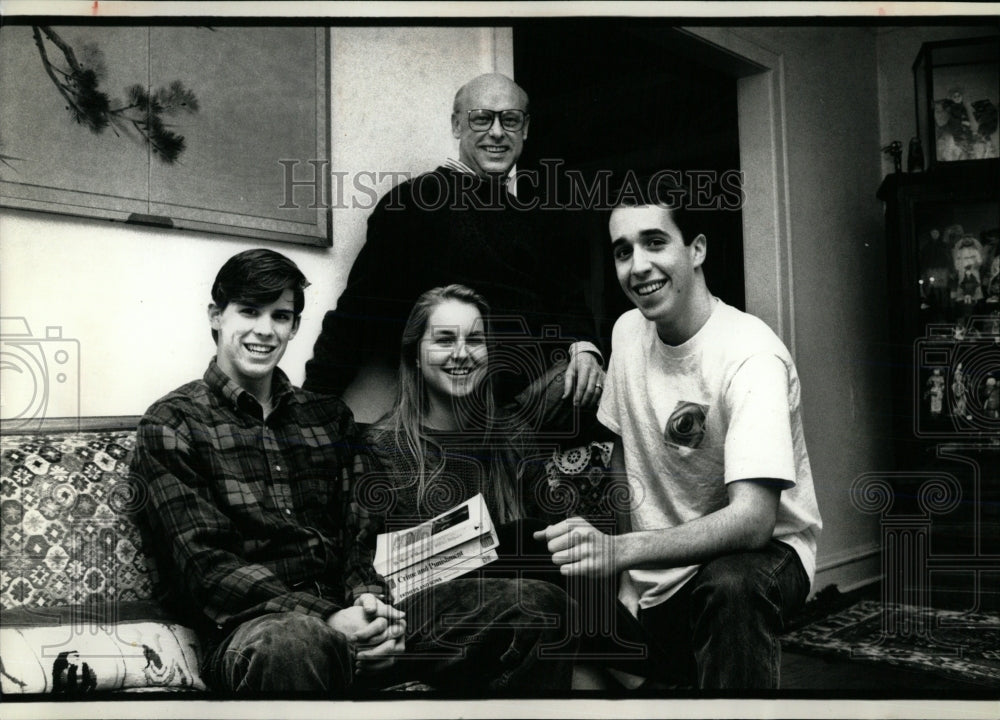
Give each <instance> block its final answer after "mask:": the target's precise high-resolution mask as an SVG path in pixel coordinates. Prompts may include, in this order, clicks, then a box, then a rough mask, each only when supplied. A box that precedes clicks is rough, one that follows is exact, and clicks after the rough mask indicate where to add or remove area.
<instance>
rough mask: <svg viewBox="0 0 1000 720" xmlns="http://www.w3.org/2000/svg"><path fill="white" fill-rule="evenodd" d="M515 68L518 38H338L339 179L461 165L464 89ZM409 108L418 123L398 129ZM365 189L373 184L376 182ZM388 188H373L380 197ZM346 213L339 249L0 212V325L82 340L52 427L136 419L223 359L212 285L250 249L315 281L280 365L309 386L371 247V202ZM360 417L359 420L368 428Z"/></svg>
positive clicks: (53, 410) (339, 33) (409, 34)
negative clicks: (70, 421)
mask: <svg viewBox="0 0 1000 720" xmlns="http://www.w3.org/2000/svg"><path fill="white" fill-rule="evenodd" d="M498 36H499V37H500V38H501V42H500V44H499V45H497V43H496V41H495V39H496V37H498ZM498 48H499V50H498ZM511 65H512V61H511V60H510V41H509V32H505V31H502V30H501V31H496V30H494V29H491V28H444V27H442V28H426V27H403V28H390V27H380V28H361V27H352V28H334V29H332V31H331V68H332V70H331V75H332V93H331V103H332V111H333V113H332V145H331V147H332V155H333V168H334V169H335V170H337V171H345V172H347V173H348V176H347V177H348V178H353V177H355V175H356V173H359V172H362V171H373V172H376V173H378V172H390V171H393V172H395V171H399V172H409V173H418V172H422V171H425V170H428V169H430V168H432V167H434V166H436V165H437V164H439V163H440V162H441V161H442V160H443V159H444V158H446V157H448V156H449V155H451V156H454V155H455V154H456V153H457V143H456V141H454V140H453V139H452V137H451V132H450V122H449V117H450V114H451V102H452V99H453V96H454V93H455V90H456V89H457V88H458V87H459V86H460V85H461V84H462V83H463V82H465V81H466V80H468V79H469V78H471V77H473V76H475V75H477V74H479V73H481V72H487V71H491V70H493V69H494V67H497V68H498V69H500V70H502V71H506V72H508V73H509V72H510V68H511ZM401 108H403V109H404V110H403V112H404V113H405V115H406V117H407V119H408V121H407V123H405V124H402V125H401V124H400V123H399V122H398V118H399V114H400V112H401ZM362 182H363V183H364V184H366V185H375V182H374V181H373V180H372V179H371V178H370V177H365V178H362ZM391 183H392V181H391V180H389V179H385V180H384V181H383V183H382V184H377V185H376V188H377V190H378V194H381V193H382V192H384V191H385V190H388V188H389V187H390V186H391ZM351 187H353V184H352V185H351ZM345 200H346V201H347V203H348V204H352V202H354V201H356V202H357V203H358V205H359V207H349V208H347V209H335V210H334V217H333V226H334V236H333V247H332V248H330V249H325V248H310V247H307V246H302V245H292V244H288V243H276V242H264V241H255V240H247V239H240V238H230V237H226V236H221V235H208V234H199V233H193V232H180V231H172V232H168V231H163V230H158V229H151V228H142V227H135V226H130V225H123V224H115V223H110V222H102V221H90V220H82V219H77V218H70V217H66V216H59V215H45V214H37V213H29V212H20V211H10V210H4V211H2V212H0V273H2V275H0V278H2V282H0V310H2V314H3V316H5V317H8V316H20V317H23V318H24V319H25V320H27V322H28V324H29V326H30V328H31V331H32V334H33V336H35V337H39V336H41V337H44V336H45V333H46V330H45V328H46V327H48V326H60V327H61V328H62V333H63V337H64V338H67V339H73V340H77V341H79V353H80V355H79V357H80V360H79V366H80V368H79V377H78V382H77V385H78V387H79V401H77V400H76V399H75V394H74V392H73V389H74V388H75V387H76V385H74V382H75V380H74V378H72V377H71V378H69V380H68V381H67V383H65V384H63V385H57V384H55V383H53V388H52V392H51V393H50V404H49V408H48V410H47V414H48V416H50V417H59V416H65V415H74V414H76V412H77V411H78V412H79V413H80V414H81V415H83V416H113V415H140V414H142V413H143V411H144V410H145V409H146V407H147V406H148V405H149V404H150V403H151V402H152V401H153V400H155V399H156V398H157V397H159V396H161V395H163V394H164V393H166V392H168V391H170V390H172V389H173V388H174V387H176V386H178V385H180V384H181V383H183V382H186V381H188V380H191V379H193V378H195V377H200V376H201V374H202V373H203V372H204V369H205V365H206V364H207V362H208V359H209V358H210V357H211V356H212V354H213V352H214V348H213V345H212V341H211V336H210V334H209V330H208V323H207V320H206V316H205V307H206V305H207V303H208V302H209V299H210V298H209V292H210V289H211V283H212V280H213V279H214V276H215V273H216V271H217V270H218V269H219V267H220V266H221V265H222V263H223V262H225V260H226V259H227V258H229V257H230V256H231V255H233V254H235V253H237V252H239V251H241V250H244V249H247V248H250V247H258V246H268V247H272V248H274V249H276V250H278V251H280V252H283V253H285V254H286V255H288V256H289V257H291V258H292V259H293V260H294V261H295V262H296V263H298V264H299V267H301V268H302V270H303V272H304V273H305V274H306V276H307V277H308V278H309V279H310V281H311V282H312V285H311V287H310V288H309V289H308V290H307V291H306V307H305V310H304V313H303V319H302V326H301V329H300V331H299V334H298V336H297V337H296V338H295V340H293V342H292V343H291V345H290V346H289V350H288V352H287V354H286V355H285V358H284V360H283V361H282V362H281V367H282V368H283V369H284V370H285V372H287V373H288V375H289V377H290V378H291V379H292V382H294V383H301V382H302V380H303V378H304V364H305V361H306V360H307V359H308V358H309V357H311V355H312V346H313V343H314V341H315V339H316V337H317V335H318V334H319V328H320V323H321V321H322V318H323V313H324V312H325V311H326V310H327V309H329V308H331V307H333V306H334V304H335V302H336V298H337V297H338V295H339V294H340V292H341V290H342V289H343V286H344V283H345V281H346V279H347V273H348V271H349V269H350V266H351V263H352V262H353V261H354V257H355V256H356V254H357V252H358V250H359V249H360V247H361V245H362V244H363V242H364V239H365V222H366V219H367V217H368V214H369V211H370V207H369V206H370V203H371V199H370V197H369V196H368V195H366V194H365V193H363V192H352V191H351V190H350V188H349V189H348V190H347V191H346V192H345ZM388 261H391V259H387V262H388ZM3 379H4V383H3V384H4V386H6V387H5V388H0V391H2V392H3V393H4V402H6V403H7V404H8V405H12V404H16V401H17V400H18V399H19V397H20V396H21V393H20V391H19V389H18V388H16V387H14V386H13V385H11V384H10V383H14V382H15V380H16V378H14V376H13V375H12V374H10V373H8V372H6V371H5V372H4V378H3ZM356 395H358V396H359V397H361V396H360V395H359V394H356ZM359 404H361V407H360V408H357V407H356V410H357V409H360V410H361V412H359V413H358V414H359V417H361V419H372V418H371V417H366V416H365V412H364V411H365V409H366V408H365V406H364V405H363V403H359ZM77 405H78V407H77ZM8 414H9V411H5V412H4V416H6V415H8Z"/></svg>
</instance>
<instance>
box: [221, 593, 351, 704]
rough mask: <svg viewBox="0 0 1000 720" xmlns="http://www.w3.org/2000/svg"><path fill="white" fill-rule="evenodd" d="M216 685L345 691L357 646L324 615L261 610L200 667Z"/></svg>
mask: <svg viewBox="0 0 1000 720" xmlns="http://www.w3.org/2000/svg"><path fill="white" fill-rule="evenodd" d="M201 673H202V679H203V680H204V681H205V684H206V685H208V687H209V688H211V689H212V690H221V691H224V692H235V693H240V694H244V693H295V692H302V693H316V694H323V695H328V696H336V695H343V694H344V692H345V691H346V689H347V688H348V687H350V685H351V682H352V679H353V676H354V649H353V648H352V647H351V646H350V644H349V643H348V642H347V638H346V637H344V635H343V634H342V633H339V632H337V631H336V630H334V629H333V628H331V627H330V626H329V625H327V624H326V621H325V620H322V619H320V618H318V617H314V616H312V615H305V614H304V613H296V612H282V613H271V614H269V615H260V616H258V617H255V618H253V619H252V620H247V621H246V622H245V623H243V624H241V625H239V626H238V627H237V628H236V629H235V630H233V632H231V633H230V634H229V636H228V637H226V638H225V639H224V640H223V641H222V643H221V644H219V645H218V646H217V647H216V648H215V649H214V650H212V651H210V652H209V653H208V654H207V655H206V657H205V661H204V662H203V663H202V668H201Z"/></svg>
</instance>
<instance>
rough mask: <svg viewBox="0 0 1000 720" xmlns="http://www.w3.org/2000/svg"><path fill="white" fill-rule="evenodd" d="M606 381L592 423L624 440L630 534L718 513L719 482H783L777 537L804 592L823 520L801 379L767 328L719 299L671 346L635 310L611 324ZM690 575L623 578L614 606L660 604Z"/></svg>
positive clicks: (648, 573) (641, 573) (722, 499)
mask: <svg viewBox="0 0 1000 720" xmlns="http://www.w3.org/2000/svg"><path fill="white" fill-rule="evenodd" d="M605 382H606V384H605V387H604V396H603V398H602V400H601V406H600V408H599V410H598V413H597V417H598V419H599V420H600V421H601V422H602V423H603V424H604V425H605V426H607V427H608V428H609V429H610V430H612V431H613V432H615V433H617V434H618V435H619V436H621V438H622V446H623V449H624V452H625V470H626V474H627V475H628V482H629V486H630V488H631V490H632V499H631V520H632V529H633V530H636V531H638V530H655V529H662V528H669V527H675V526H677V525H681V524H683V523H686V522H688V521H690V520H693V519H695V518H698V517H703V516H705V515H708V514H709V513H712V512H714V511H716V510H718V509H720V508H722V507H725V506H726V505H727V504H728V501H729V497H728V494H727V492H726V484H727V483H731V482H733V481H736V480H747V479H752V478H774V479H777V480H781V481H784V482H785V483H786V484H785V486H784V489H783V490H782V493H781V499H780V504H779V507H778V514H777V521H776V523H775V527H774V535H773V537H774V538H775V539H776V540H780V541H782V542H784V543H787V544H788V545H790V546H791V547H792V548H794V550H795V552H796V553H797V554H798V556H799V559H800V560H801V561H802V566H803V568H805V571H806V573H807V574H808V575H809V581H810V583H811V582H812V580H813V576H814V574H815V570H816V539H817V537H818V535H819V531H820V528H821V527H822V520H821V519H820V515H819V509H818V507H817V505H816V494H815V492H814V490H813V481H812V472H811V470H810V468H809V456H808V454H807V453H806V444H805V437H804V436H803V432H802V416H801V412H800V407H799V403H800V397H799V395H800V393H799V378H798V374H797V373H796V372H795V365H794V364H793V362H792V358H791V355H789V353H788V350H787V349H786V348H785V346H784V344H783V343H782V342H781V340H780V339H779V338H778V337H777V336H776V335H775V334H774V333H773V332H772V331H771V329H770V328H769V327H768V326H767V325H766V324H764V322H763V321H761V320H759V319H758V318H756V317H754V316H752V315H748V314H746V313H744V312H740V311H739V310H737V309H736V308H733V307H731V306H729V305H727V304H725V303H723V302H722V301H719V300H716V301H715V305H714V308H713V311H712V315H711V316H710V317H709V319H708V321H707V322H706V323H705V325H704V326H703V327H702V328H701V330H699V331H698V332H697V333H696V334H695V335H694V337H692V338H691V339H690V340H688V341H687V342H685V343H683V344H682V345H678V346H670V345H666V344H664V343H663V342H662V341H661V340H660V338H659V337H658V336H657V334H656V326H655V325H654V324H653V323H652V322H651V321H649V320H646V319H645V318H644V317H643V316H642V314H641V313H640V312H639V311H638V310H631V311H629V312H627V313H625V314H624V315H622V316H621V317H620V318H619V319H618V321H617V322H616V323H615V328H614V332H613V334H612V351H611V360H610V362H609V365H608V376H607V380H606V381H605ZM697 569H698V566H697V565H692V566H688V567H677V568H667V569H663V570H628V571H626V572H625V573H623V577H622V592H621V599H622V601H623V602H624V603H625V604H626V605H628V606H630V607H631V608H632V610H633V611H634V610H635V605H636V603H637V604H638V606H639V607H643V608H648V607H652V606H654V605H658V604H659V603H662V602H664V601H665V600H666V599H667V598H669V597H670V596H671V595H672V594H673V593H674V592H676V591H677V590H678V589H679V588H680V587H681V585H683V584H684V583H685V582H686V581H687V580H689V579H690V578H691V577H692V576H693V575H694V574H695V572H696V571H697Z"/></svg>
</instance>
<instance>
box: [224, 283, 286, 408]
mask: <svg viewBox="0 0 1000 720" xmlns="http://www.w3.org/2000/svg"><path fill="white" fill-rule="evenodd" d="M208 317H209V322H210V323H211V325H212V329H213V330H215V331H217V332H218V341H217V352H216V359H217V361H218V363H219V367H220V368H221V369H222V371H223V372H225V373H226V375H228V376H229V377H230V378H232V379H233V380H234V381H235V382H236V384H237V385H239V386H240V387H242V388H243V389H244V390H248V391H249V392H251V393H253V394H254V395H257V397H258V399H264V398H263V397H261V395H260V393H261V392H262V391H263V393H264V395H265V396H266V394H267V393H268V392H269V391H270V382H271V375H272V373H273V372H274V368H275V367H276V366H277V365H278V361H279V360H281V356H282V355H284V354H285V349H286V348H287V347H288V341H289V340H291V339H292V338H293V337H295V333H296V331H297V330H298V328H299V318H298V317H296V315H295V294H294V292H293V291H292V290H285V291H284V292H282V293H281V296H280V297H279V298H278V299H277V300H276V301H274V302H273V303H271V304H269V305H263V306H258V305H248V304H245V303H240V302H235V301H233V302H230V303H229V304H228V305H226V307H225V308H224V309H220V308H219V306H218V305H216V304H214V303H213V304H211V305H209V308H208Z"/></svg>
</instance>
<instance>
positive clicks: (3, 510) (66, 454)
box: [0, 430, 152, 608]
mask: <svg viewBox="0 0 1000 720" xmlns="http://www.w3.org/2000/svg"><path fill="white" fill-rule="evenodd" d="M134 445H135V432H134V431H131V430H128V431H110V432H79V433H60V434H49V435H41V434H39V435H10V436H3V437H0V557H2V560H3V562H2V563H0V603H2V605H3V607H4V608H12V607H22V606H25V607H51V606H56V605H74V604H83V603H116V602H131V601H134V600H140V599H145V598H149V597H151V595H152V584H151V580H150V575H149V569H148V566H147V561H146V557H145V555H144V554H143V552H142V550H141V540H140V538H139V531H138V529H137V528H136V527H135V525H134V524H133V523H132V522H131V520H130V519H129V518H128V516H127V513H128V511H129V510H130V509H134V508H135V507H137V503H138V502H141V499H140V498H135V497H133V495H132V492H133V489H132V487H131V486H130V485H129V483H128V472H129V470H128V466H129V457H130V454H131V451H132V449H133V447H134Z"/></svg>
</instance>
